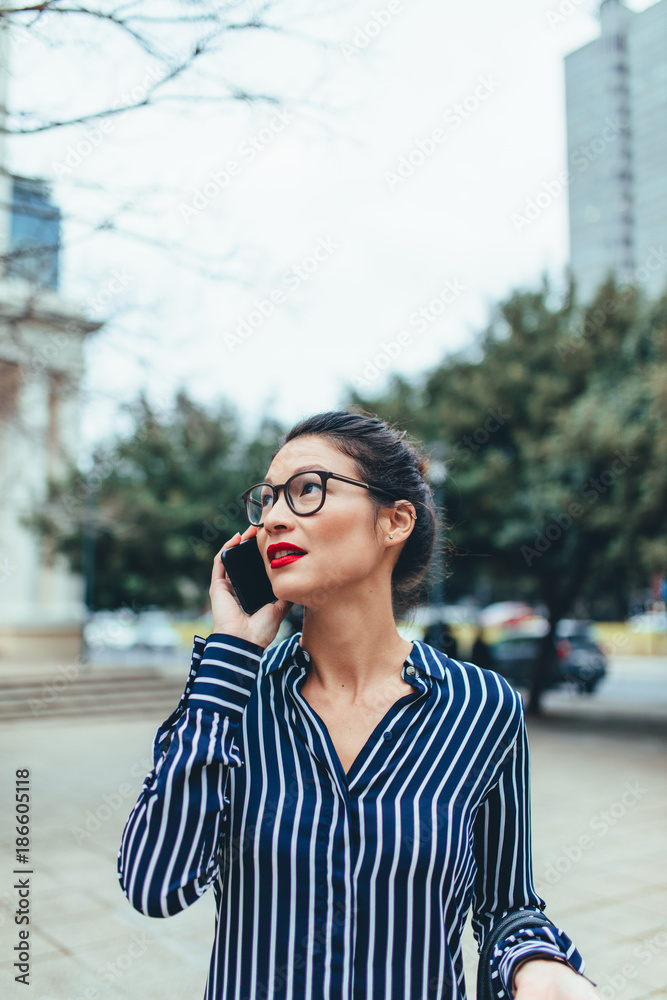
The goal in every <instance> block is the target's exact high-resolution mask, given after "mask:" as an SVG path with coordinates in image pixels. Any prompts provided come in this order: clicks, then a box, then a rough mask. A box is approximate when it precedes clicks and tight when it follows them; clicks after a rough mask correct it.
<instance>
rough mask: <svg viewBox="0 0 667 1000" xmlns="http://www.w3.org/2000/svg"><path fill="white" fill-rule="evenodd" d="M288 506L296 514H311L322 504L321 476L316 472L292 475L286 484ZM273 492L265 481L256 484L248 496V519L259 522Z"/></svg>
mask: <svg viewBox="0 0 667 1000" xmlns="http://www.w3.org/2000/svg"><path fill="white" fill-rule="evenodd" d="M286 489H287V491H288V494H289V503H290V506H291V507H292V509H293V510H294V511H296V513H297V514H311V513H313V512H314V511H316V510H317V509H318V507H320V506H321V504H322V494H323V492H324V487H323V485H322V477H321V476H320V475H318V473H316V472H302V473H299V475H296V476H292V478H291V479H289V480H288V482H287V484H286ZM273 499H274V492H273V490H272V489H271V487H270V486H269V485H267V484H265V483H263V484H261V485H260V486H256V487H255V488H254V489H253V490H251V491H250V494H249V497H248V504H247V507H248V519H249V520H250V523H251V524H259V523H260V522H261V520H262V517H264V516H265V515H266V513H267V511H269V510H270V509H271V507H272V506H273Z"/></svg>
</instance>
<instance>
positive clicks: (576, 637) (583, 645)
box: [556, 618, 607, 694]
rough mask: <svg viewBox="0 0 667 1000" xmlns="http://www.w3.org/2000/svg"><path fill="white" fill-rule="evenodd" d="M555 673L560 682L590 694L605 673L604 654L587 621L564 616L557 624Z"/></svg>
mask: <svg viewBox="0 0 667 1000" xmlns="http://www.w3.org/2000/svg"><path fill="white" fill-rule="evenodd" d="M556 650H557V652H558V674H559V679H560V681H561V682H563V683H574V684H576V686H577V687H578V688H579V690H581V691H585V692H586V693H588V694H591V693H592V692H593V691H594V690H595V688H596V687H597V686H598V684H599V683H600V681H601V680H602V679H603V677H605V676H606V673H607V657H606V656H605V654H604V653H603V651H602V649H601V648H600V646H599V645H598V643H597V641H596V639H595V635H594V625H593V622H590V621H582V620H578V619H574V618H563V619H562V620H561V621H559V622H558V624H557V625H556Z"/></svg>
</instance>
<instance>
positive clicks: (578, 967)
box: [493, 925, 585, 997]
mask: <svg viewBox="0 0 667 1000" xmlns="http://www.w3.org/2000/svg"><path fill="white" fill-rule="evenodd" d="M494 959H495V961H494V963H493V964H494V965H496V969H497V975H498V978H499V979H500V982H501V983H502V986H503V988H504V993H503V991H502V990H500V991H499V992H498V996H499V997H502V996H507V997H511V996H512V995H513V994H512V982H513V979H514V973H515V972H516V970H517V969H518V967H519V965H522V964H523V963H524V962H526V961H528V960H530V959H552V960H553V959H557V960H560V961H561V962H565V963H566V964H567V965H569V966H570V968H571V969H572V970H573V971H574V972H577V973H579V974H580V975H583V972H584V967H585V963H584V960H583V958H582V957H581V955H580V954H579V952H578V951H577V949H576V948H575V946H574V944H573V943H572V941H571V940H570V938H569V937H568V936H567V934H565V932H564V931H562V930H561V929H560V928H559V927H556V926H555V925H552V926H551V927H538V928H531V929H529V928H526V929H525V930H522V931H517V933H516V934H512V935H511V936H510V937H507V938H504V939H503V940H502V941H499V942H498V944H497V945H496V948H495V950H494Z"/></svg>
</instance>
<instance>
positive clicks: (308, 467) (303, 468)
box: [264, 464, 329, 486]
mask: <svg viewBox="0 0 667 1000" xmlns="http://www.w3.org/2000/svg"><path fill="white" fill-rule="evenodd" d="M328 471H329V470H328V469H325V468H324V466H323V465H322V466H317V465H312V464H310V465H300V466H299V468H298V469H295V470H294V472H292V473H290V475H289V476H288V477H287V479H289V478H290V477H291V476H298V475H299V473H300V472H328ZM267 476H268V472H267ZM264 482H265V483H268V484H269V485H270V486H275V483H272V482H271V480H270V479H265V480H264ZM285 482H287V480H285Z"/></svg>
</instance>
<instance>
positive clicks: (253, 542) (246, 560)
mask: <svg viewBox="0 0 667 1000" xmlns="http://www.w3.org/2000/svg"><path fill="white" fill-rule="evenodd" d="M222 561H223V563H224V564H225V570H226V571H227V576H228V577H229V579H230V580H231V582H232V586H233V588H234V590H235V591H236V596H237V597H238V599H239V604H240V605H241V607H242V608H243V610H244V611H245V613H246V614H247V615H252V614H254V613H255V611H259V609H260V608H263V607H264V605H265V604H271V603H272V602H273V601H277V600H278V598H277V597H276V595H275V594H274V593H273V590H272V588H271V581H270V580H269V576H268V573H267V572H266V567H265V566H264V560H263V559H262V556H261V554H260V551H259V548H258V547H257V535H253V537H252V538H247V539H246V541H245V542H239V544H238V545H232V547H231V548H230V549H225V550H224V551H223V553H222Z"/></svg>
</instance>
